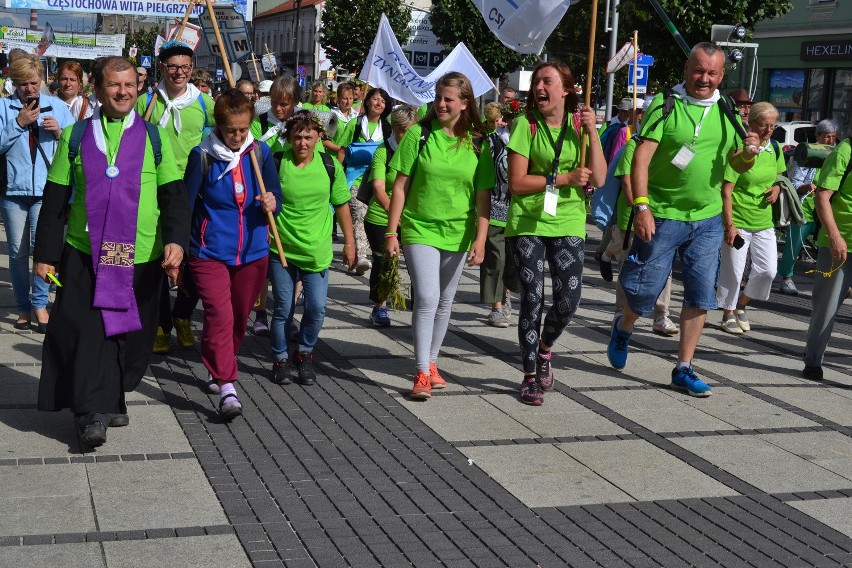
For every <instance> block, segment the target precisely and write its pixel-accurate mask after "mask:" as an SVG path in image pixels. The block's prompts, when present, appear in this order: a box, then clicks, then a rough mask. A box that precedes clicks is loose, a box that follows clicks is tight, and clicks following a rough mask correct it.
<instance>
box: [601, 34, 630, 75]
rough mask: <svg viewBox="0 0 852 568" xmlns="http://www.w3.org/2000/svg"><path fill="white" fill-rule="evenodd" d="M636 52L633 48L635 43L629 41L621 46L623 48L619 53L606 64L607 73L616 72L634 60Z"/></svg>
mask: <svg viewBox="0 0 852 568" xmlns="http://www.w3.org/2000/svg"><path fill="white" fill-rule="evenodd" d="M634 55H635V52H634V50H633V44H632V43H630V42H629V41H628V42H627V43H625V44H624V45H622V46H621V49H619V50H618V53H616V54H615V56H613V58H612V59H610V60H609V61H608V62H607V64H606V72H607V73H615V72H616V71H618V70H619V69H621V68H622V67H624V66H625V65H627V64H628V63H630V62H631V61H633V56H634Z"/></svg>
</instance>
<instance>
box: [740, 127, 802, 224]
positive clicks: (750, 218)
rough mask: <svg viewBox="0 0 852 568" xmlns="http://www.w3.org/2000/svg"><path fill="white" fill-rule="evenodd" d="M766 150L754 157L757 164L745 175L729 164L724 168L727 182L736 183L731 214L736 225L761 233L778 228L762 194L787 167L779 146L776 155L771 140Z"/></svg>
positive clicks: (770, 208) (764, 145) (769, 206)
mask: <svg viewBox="0 0 852 568" xmlns="http://www.w3.org/2000/svg"><path fill="white" fill-rule="evenodd" d="M763 148H765V149H764V150H763V151H762V152H761V153H760V154H758V155H757V156H756V157H755V158H754V165H752V167H751V168H749V169H748V170H746V171H745V172H743V173H741V174H739V173H737V172H736V171H734V169H733V168H732V167H731V166H730V164H729V165H728V166H727V167H726V168H725V181H730V182H733V183H734V191H733V193H731V213H732V215H733V221H734V225H736V226H737V228H739V229H747V230H749V231H762V230H764V229H771V228H772V227H774V226H775V223H774V222H773V221H772V205H770V204H769V203H766V195H765V194H764V193H763V192H764V191H766V190H767V189H769V188H770V187H772V186H773V185H775V180H776V179H777V178H778V174H781V173H784V172H786V171H787V164H786V163H785V162H784V153H783V152H782V151H781V147H780V146H779V148H778V153H777V154H776V153H775V148H774V147H773V146H772V143H771V142H770V141H768V140H767V141H766V143H765V144H763Z"/></svg>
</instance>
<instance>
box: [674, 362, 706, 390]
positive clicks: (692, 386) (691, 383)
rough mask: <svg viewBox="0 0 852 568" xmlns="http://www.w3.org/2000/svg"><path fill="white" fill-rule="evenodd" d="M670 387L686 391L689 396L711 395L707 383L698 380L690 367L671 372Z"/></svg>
mask: <svg viewBox="0 0 852 568" xmlns="http://www.w3.org/2000/svg"><path fill="white" fill-rule="evenodd" d="M672 386H673V387H674V388H676V389H678V390H682V391H686V394H688V395H689V396H700V397H705V396H710V395H711V394H713V389H711V388H710V387H709V386H708V385H707V383H705V382H704V381H702V380H701V379H699V378H698V375H696V374H695V371H694V370H693V369H692V366H691V365H690V366H689V367H680V368H677V367H675V369H673V370H672Z"/></svg>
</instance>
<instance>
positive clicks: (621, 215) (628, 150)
mask: <svg viewBox="0 0 852 568" xmlns="http://www.w3.org/2000/svg"><path fill="white" fill-rule="evenodd" d="M635 152H636V140H635V139H634V138H631V139H630V140H628V141H627V144H625V145H624V152H622V153H621V159H620V160H619V161H618V165H617V166H616V167H615V171H614V172H613V175H614V176H615V177H617V178H620V177H623V176H629V175H630V166H631V165H633V154H634V153H635ZM628 222H630V206H629V205H628V204H627V196H625V195H624V188H622V190H621V191H620V192H618V200H617V201H616V202H615V224H616V226H618V228H619V229H621V230H622V231H626V230H627V223H628Z"/></svg>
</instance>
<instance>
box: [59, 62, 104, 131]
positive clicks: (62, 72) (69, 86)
mask: <svg viewBox="0 0 852 568" xmlns="http://www.w3.org/2000/svg"><path fill="white" fill-rule="evenodd" d="M56 77H57V80H58V81H59V91H57V93H56V96H58V97H59V98H60V99H62V101H63V102H64V103H65V104H66V105H68V110H70V111H71V115H72V116H73V117H74V120H83V119H84V118H89V117H90V116H92V113H93V112H94V110H95V109H94V106H93V105H92V104H91V102H90V101H89V98H88V97H86V96H84V95H83V94H82V93H83V68H82V67H80V64H79V63H77V62H76V61H66V62H65V63H63V64H62V65H60V66H59V69H58V70H57V71H56Z"/></svg>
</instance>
